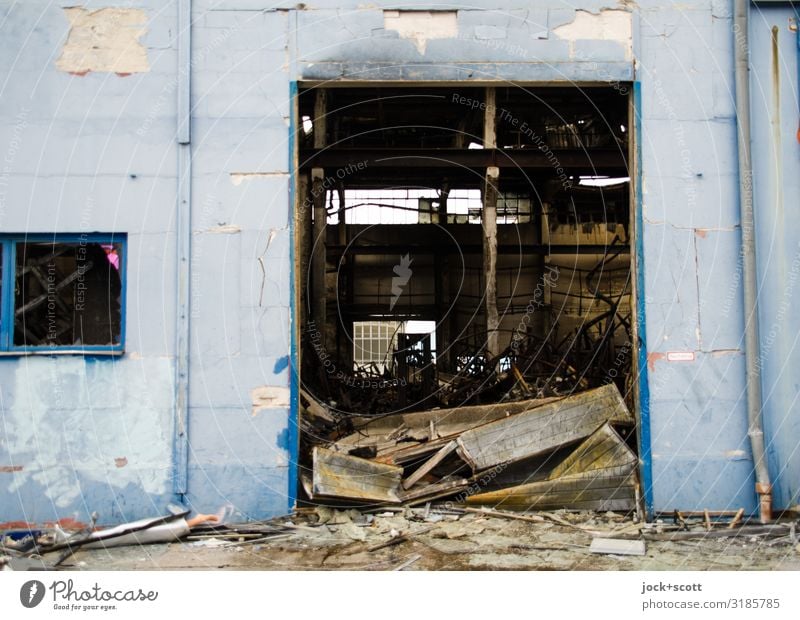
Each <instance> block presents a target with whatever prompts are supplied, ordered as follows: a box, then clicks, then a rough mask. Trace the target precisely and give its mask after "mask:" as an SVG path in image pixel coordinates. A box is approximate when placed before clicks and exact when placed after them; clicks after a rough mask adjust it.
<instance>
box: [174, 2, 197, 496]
mask: <svg viewBox="0 0 800 620" xmlns="http://www.w3.org/2000/svg"><path fill="white" fill-rule="evenodd" d="M191 53H192V0H178V67H177V70H178V76H177V100H176V108H177V130H176V138H177V148H178V188H177V214H176V225H175V230H176V237H177V244H176V245H177V282H176V292H177V306H178V307H177V313H176V319H175V420H174V422H175V430H174V447H173V461H174V462H173V470H174V472H173V493H174V494H175V495H176V498H177V500H178V501H179V502H181V503H185V498H186V493H187V492H188V470H189V460H188V459H189V428H188V413H189V330H190V324H189V319H190V314H189V303H190V299H191V298H190V293H191V291H190V290H189V287H190V283H191V242H192V200H191V199H192V146H191V130H192V123H191V121H192V108H191V106H192V103H191V77H192V65H191V62H192V59H191Z"/></svg>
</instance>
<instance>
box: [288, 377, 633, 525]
mask: <svg viewBox="0 0 800 620" xmlns="http://www.w3.org/2000/svg"><path fill="white" fill-rule="evenodd" d="M303 400H304V401H305V403H304V404H305V410H306V411H307V412H309V414H310V418H311V419H312V420H313V421H319V422H322V423H324V424H328V425H330V424H334V423H335V419H334V417H333V416H332V414H331V413H329V412H328V411H327V410H326V409H325V407H324V406H323V405H321V404H320V403H317V402H315V401H314V400H313V399H312V398H310V397H308V395H304V398H303ZM312 423H315V422H312ZM350 423H351V424H352V429H351V430H350V432H347V433H344V434H341V436H338V437H334V438H332V439H331V440H328V441H324V440H323V439H321V438H322V437H324V433H317V434H315V435H313V437H306V440H307V441H306V447H307V450H308V452H309V453H310V454H309V456H310V458H309V461H310V471H306V472H304V473H303V474H302V475H301V481H302V483H303V488H304V490H305V493H306V495H307V499H308V500H309V501H310V502H311V503H313V504H332V505H339V506H342V505H352V506H359V507H365V506H374V505H400V504H404V505H408V506H414V505H418V504H422V503H425V502H429V501H433V500H440V499H447V500H448V501H449V503H450V504H451V505H491V506H496V507H498V508H504V509H511V510H522V511H525V510H553V509H559V508H569V509H575V510H600V511H607V510H613V511H619V512H631V511H635V510H636V508H637V499H638V482H637V461H638V460H637V457H636V454H635V453H634V451H633V450H632V449H631V447H630V446H629V445H628V443H627V441H630V440H632V439H633V433H632V429H633V425H634V419H633V416H632V415H631V413H630V411H629V410H628V408H627V406H626V405H625V402H624V400H623V398H622V396H621V395H620V393H619V390H618V389H617V387H616V386H615V385H614V384H608V385H604V386H602V387H599V388H596V389H592V390H587V391H584V392H580V393H577V394H573V395H571V396H564V397H550V398H538V399H532V400H523V401H516V402H505V403H498V404H493V405H473V406H466V407H456V408H452V409H434V410H430V411H420V412H414V413H404V414H392V415H385V416H380V417H373V418H361V419H359V418H351V419H350Z"/></svg>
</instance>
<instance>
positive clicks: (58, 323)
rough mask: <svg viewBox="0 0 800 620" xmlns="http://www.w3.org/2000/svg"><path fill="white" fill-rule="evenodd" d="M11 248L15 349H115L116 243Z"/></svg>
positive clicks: (118, 318) (118, 321)
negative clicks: (13, 257)
mask: <svg viewBox="0 0 800 620" xmlns="http://www.w3.org/2000/svg"><path fill="white" fill-rule="evenodd" d="M15 246H16V247H15V249H16V258H17V260H16V279H15V294H14V345H15V346H35V347H40V346H41V347H63V346H97V345H103V346H113V345H118V344H121V342H122V338H121V336H122V306H121V295H122V277H121V267H122V244H121V243H95V242H89V241H83V240H81V241H78V242H74V243H52V242H41V243H23V242H18V243H16V244H15Z"/></svg>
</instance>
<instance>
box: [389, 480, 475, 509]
mask: <svg viewBox="0 0 800 620" xmlns="http://www.w3.org/2000/svg"><path fill="white" fill-rule="evenodd" d="M469 485H470V482H469V480H467V479H465V478H456V479H455V480H445V481H444V482H437V483H436V484H429V485H427V486H424V487H417V488H414V489H410V490H408V491H405V492H401V493H400V501H401V502H403V504H405V505H406V506H416V505H417V504H423V503H425V502H429V501H433V500H435V499H442V498H443V497H449V496H451V495H457V494H458V493H461V492H463V491H465V490H466V489H467V488H468V487H469Z"/></svg>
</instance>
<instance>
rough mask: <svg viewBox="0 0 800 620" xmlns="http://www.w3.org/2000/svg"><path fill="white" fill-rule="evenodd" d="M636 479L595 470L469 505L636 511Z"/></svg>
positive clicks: (505, 491) (470, 499) (474, 498)
mask: <svg viewBox="0 0 800 620" xmlns="http://www.w3.org/2000/svg"><path fill="white" fill-rule="evenodd" d="M635 489H636V475H635V474H634V473H633V472H632V473H629V474H625V475H618V474H613V473H612V474H609V473H607V472H604V471H602V470H595V471H590V472H585V473H581V474H573V475H571V476H564V477H561V478H557V479H555V480H543V481H541V482H532V483H530V484H522V485H519V486H516V487H510V488H507V489H501V490H499V491H491V492H489V493H481V494H479V495H472V496H471V497H468V498H467V504H474V505H480V504H488V505H491V506H494V507H496V508H505V509H511V510H558V509H561V508H567V509H571V510H601V511H605V510H615V511H621V512H624V511H629V510H633V509H634V508H635V507H636V490H635Z"/></svg>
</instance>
